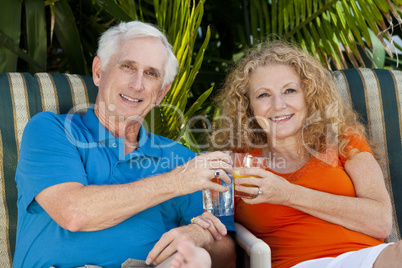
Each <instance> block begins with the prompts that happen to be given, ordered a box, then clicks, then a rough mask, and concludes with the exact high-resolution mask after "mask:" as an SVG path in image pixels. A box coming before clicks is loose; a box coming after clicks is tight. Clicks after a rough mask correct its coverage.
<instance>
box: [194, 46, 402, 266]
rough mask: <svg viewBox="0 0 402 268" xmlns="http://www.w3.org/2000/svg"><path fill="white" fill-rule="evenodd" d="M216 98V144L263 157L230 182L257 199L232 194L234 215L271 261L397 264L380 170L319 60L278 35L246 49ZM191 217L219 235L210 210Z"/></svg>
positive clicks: (398, 249) (399, 253)
mask: <svg viewBox="0 0 402 268" xmlns="http://www.w3.org/2000/svg"><path fill="white" fill-rule="evenodd" d="M217 103H219V105H220V110H221V120H218V122H217V126H218V131H217V132H215V134H216V135H215V136H213V140H212V142H213V144H212V145H213V146H214V147H215V149H223V148H224V149H232V150H234V151H240V152H246V153H250V154H256V155H261V156H264V157H266V159H267V167H266V169H252V168H250V169H244V170H242V171H241V172H242V173H241V175H242V176H245V178H237V179H236V181H235V183H236V187H235V189H236V190H238V191H242V192H245V193H249V194H252V195H254V196H255V198H238V199H237V200H236V207H235V220H236V221H237V222H239V223H241V224H243V225H244V226H245V227H246V228H248V229H249V230H250V231H251V232H252V233H254V234H255V235H256V236H257V237H259V238H260V239H262V240H264V241H265V242H266V243H267V244H269V246H270V247H271V250H272V266H273V267H298V268H305V267H319V268H321V267H400V265H401V263H402V244H401V241H399V242H397V243H395V244H385V243H384V240H383V239H384V238H386V237H387V236H388V235H389V234H390V231H391V227H392V215H391V214H392V213H391V202H390V198H389V195H388V193H387V190H386V187H385V185H384V179H383V175H382V171H381V168H380V166H379V164H378V162H377V160H376V158H375V156H374V153H373V151H372V149H371V147H370V145H369V142H368V139H367V137H366V133H365V129H364V126H363V125H362V124H361V123H360V122H359V121H358V116H357V115H356V113H355V112H354V111H353V110H352V109H351V108H350V107H349V106H347V105H345V103H344V101H343V100H342V98H341V97H340V96H339V94H338V92H337V89H336V86H335V83H334V81H333V79H332V76H331V74H330V72H329V71H328V70H327V69H325V68H324V67H323V66H322V65H321V63H320V62H319V61H317V60H316V59H314V58H313V57H312V56H311V55H308V54H306V53H304V52H303V51H302V50H301V49H300V48H298V47H297V46H294V45H291V44H287V43H284V42H271V43H265V44H262V45H260V46H258V47H255V48H252V49H250V50H249V51H248V52H247V53H246V55H245V56H244V57H243V58H242V59H241V60H240V61H239V62H238V63H237V64H236V65H235V66H234V67H233V69H232V70H231V71H230V73H229V74H228V76H227V78H226V81H225V84H224V87H223V89H222V91H221V92H220V95H219V96H218V102H217ZM247 184H252V185H255V187H246V186H245V185H247ZM211 220H213V222H214V224H211ZM194 222H195V223H198V224H200V225H202V226H203V227H204V228H209V229H210V231H211V232H212V233H213V234H214V235H215V236H216V237H219V234H218V233H217V231H216V230H220V229H219V228H221V225H220V224H219V223H217V221H216V219H214V218H213V216H210V218H209V219H207V218H206V217H205V216H201V217H198V218H197V219H196V220H195V221H194Z"/></svg>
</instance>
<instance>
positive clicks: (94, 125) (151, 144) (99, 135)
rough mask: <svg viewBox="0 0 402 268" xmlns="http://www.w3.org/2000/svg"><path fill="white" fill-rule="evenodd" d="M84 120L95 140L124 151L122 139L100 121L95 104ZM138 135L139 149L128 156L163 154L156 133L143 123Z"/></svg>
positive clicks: (158, 155) (119, 155) (155, 155)
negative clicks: (156, 139) (149, 130)
mask: <svg viewBox="0 0 402 268" xmlns="http://www.w3.org/2000/svg"><path fill="white" fill-rule="evenodd" d="M83 121H84V124H85V125H86V126H87V128H88V130H89V131H90V132H91V134H92V137H93V138H94V140H95V141H97V142H102V141H106V143H107V144H113V150H117V152H119V151H120V150H123V152H124V146H123V144H124V143H123V141H122V139H116V138H115V137H114V136H113V135H112V134H110V133H109V131H107V129H106V128H105V127H104V126H103V125H102V124H101V123H100V121H99V119H98V117H97V116H96V115H95V112H94V109H93V106H91V107H90V108H88V111H87V113H86V114H85V115H84V117H83ZM138 135H139V139H138V147H137V149H135V150H134V152H132V153H131V154H129V155H127V156H130V158H132V157H135V156H144V155H146V156H151V157H161V156H162V150H161V148H160V147H159V144H156V142H155V137H154V135H153V134H152V133H150V132H148V131H146V130H145V128H144V126H143V125H141V127H140V130H139V132H138ZM117 152H116V153H117ZM118 158H119V159H120V158H121V154H120V153H118Z"/></svg>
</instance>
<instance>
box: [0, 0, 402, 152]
mask: <svg viewBox="0 0 402 268" xmlns="http://www.w3.org/2000/svg"><path fill="white" fill-rule="evenodd" d="M401 5H402V0H303V1H301V0H206V1H205V0H201V1H195V0H172V1H168V0H137V1H135V0H1V1H0V72H4V71H28V72H31V73H34V72H38V71H49V72H52V71H59V72H70V73H80V74H89V73H90V70H91V67H90V66H91V61H92V58H93V57H94V55H95V50H96V45H97V38H98V36H99V35H100V33H101V32H103V31H104V30H105V29H106V28H107V27H108V26H110V25H111V24H114V23H116V22H118V21H128V20H133V19H135V20H142V21H147V22H152V23H155V24H157V25H158V26H159V27H160V28H161V29H164V30H165V31H166V33H167V35H168V37H169V39H170V41H171V42H172V43H173V44H174V49H175V52H176V53H177V55H178V57H179V60H180V66H181V69H180V73H179V76H178V77H177V79H176V80H175V82H174V84H173V86H172V89H171V91H170V92H169V95H168V96H167V97H166V98H165V100H164V103H162V105H161V106H160V107H158V108H157V109H156V110H155V113H152V114H150V116H149V117H148V118H147V123H148V125H149V126H150V127H151V128H152V129H151V130H152V131H154V132H155V133H158V134H161V135H164V136H167V137H170V138H173V139H181V140H180V142H182V143H183V144H185V145H186V146H189V147H192V144H195V142H194V140H193V138H192V136H191V135H189V133H190V132H189V131H188V126H187V123H186V122H187V120H188V119H189V118H190V117H192V116H193V115H194V113H195V112H196V110H197V109H199V108H200V107H201V112H202V113H204V114H206V113H208V114H209V115H212V114H213V113H214V107H212V106H211V105H210V103H209V99H207V97H208V95H209V94H210V93H211V91H212V88H211V85H219V84H220V83H221V82H222V79H223V77H224V76H225V72H226V69H227V66H229V65H230V64H232V63H233V61H236V59H237V58H238V57H240V56H241V51H242V50H243V49H244V48H245V47H247V46H249V45H251V44H253V43H258V42H261V41H263V40H265V39H266V38H267V37H270V36H271V37H272V36H273V35H275V36H278V37H280V38H286V39H289V40H293V41H294V42H296V43H298V44H300V45H301V47H302V48H303V49H304V50H305V51H308V52H311V53H312V54H313V55H315V56H316V57H317V58H318V59H320V60H321V61H322V62H323V63H324V64H326V65H327V66H328V68H330V69H342V68H348V67H350V66H354V67H364V66H366V67H378V68H383V67H384V66H385V67H384V68H389V67H387V66H392V68H397V67H399V68H400V67H401V65H400V64H399V61H398V60H399V58H398V57H395V55H396V56H398V54H397V53H396V50H395V49H401V47H400V46H399V44H398V43H395V42H393V41H392V35H398V34H401V28H400V27H399V25H400V23H401V18H400V13H401ZM204 8H205V15H204ZM386 40H388V43H391V44H392V45H391V46H389V45H387V44H386V42H387V41H386ZM207 45H208V46H207ZM201 64H202V66H201ZM398 64H399V65H398ZM208 88H209V89H208ZM207 89H208V90H207ZM211 94H214V93H213V91H212V93H211ZM173 104H175V105H176V106H177V107H173V106H172V105H173ZM156 111H157V113H156ZM201 136H202V135H201ZM196 139H197V140H199V137H198V136H197V138H196Z"/></svg>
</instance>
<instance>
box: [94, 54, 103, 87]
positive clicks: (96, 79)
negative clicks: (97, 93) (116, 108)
mask: <svg viewBox="0 0 402 268" xmlns="http://www.w3.org/2000/svg"><path fill="white" fill-rule="evenodd" d="M101 71H102V63H101V60H100V58H99V57H98V56H96V57H95V58H94V60H93V62H92V79H93V80H94V84H95V85H96V86H99V81H100V78H101Z"/></svg>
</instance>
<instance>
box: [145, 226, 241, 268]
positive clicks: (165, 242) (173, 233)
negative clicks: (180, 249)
mask: <svg viewBox="0 0 402 268" xmlns="http://www.w3.org/2000/svg"><path fill="white" fill-rule="evenodd" d="M183 240H190V241H192V242H194V244H195V245H196V246H198V247H203V248H205V249H206V250H207V251H208V253H209V254H210V256H211V259H212V267H217V268H220V267H235V266H236V250H235V244H234V241H233V239H232V238H231V237H230V236H229V235H226V236H223V237H222V239H220V240H215V239H214V238H213V236H212V234H211V232H210V231H209V230H208V229H204V228H203V227H201V226H200V225H198V224H189V225H185V226H181V227H178V228H175V229H172V230H170V231H169V232H167V233H165V234H164V235H163V236H162V237H161V239H160V240H159V241H158V242H157V243H156V244H155V246H154V248H153V249H152V250H151V252H150V253H149V254H148V257H147V260H146V262H147V263H154V264H160V263H161V262H163V261H164V260H166V259H167V258H168V257H170V256H172V255H173V254H174V253H175V252H176V249H177V243H178V242H179V241H183Z"/></svg>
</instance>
